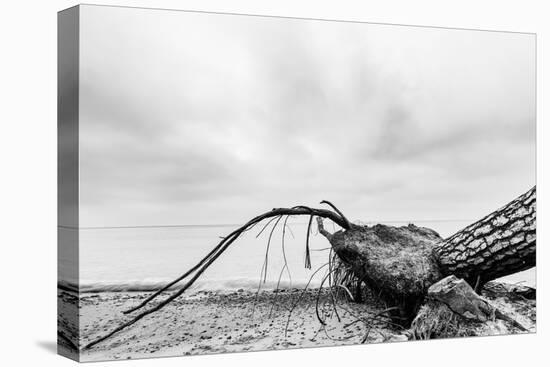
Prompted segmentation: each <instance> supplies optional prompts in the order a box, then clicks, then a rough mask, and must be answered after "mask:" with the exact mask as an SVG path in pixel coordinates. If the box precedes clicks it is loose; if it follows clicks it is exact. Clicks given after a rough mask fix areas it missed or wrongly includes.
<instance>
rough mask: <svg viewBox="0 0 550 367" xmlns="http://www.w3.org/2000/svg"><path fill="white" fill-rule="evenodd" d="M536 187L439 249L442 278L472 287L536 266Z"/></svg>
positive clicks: (443, 243) (456, 235) (449, 239)
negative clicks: (453, 277) (460, 279)
mask: <svg viewBox="0 0 550 367" xmlns="http://www.w3.org/2000/svg"><path fill="white" fill-rule="evenodd" d="M535 226H536V188H535V187H533V188H532V189H531V190H529V191H528V192H526V193H525V194H523V195H521V196H520V197H518V198H517V199H516V200H514V201H512V202H510V203H509V204H507V205H506V206H504V207H503V208H501V209H499V210H497V211H495V212H493V213H491V214H489V215H488V216H486V217H485V218H483V219H481V220H479V221H477V222H476V223H473V224H471V225H469V226H468V227H466V228H464V229H463V230H461V231H460V232H458V233H456V234H455V235H453V236H451V237H450V238H448V239H446V240H445V241H443V242H442V243H441V244H440V245H439V246H437V247H436V249H435V251H434V254H435V257H436V259H437V261H438V263H439V267H440V270H441V273H442V275H444V276H446V275H451V274H453V275H455V276H457V277H458V278H463V279H465V280H466V281H468V283H470V285H472V286H476V285H477V286H478V287H479V286H480V285H482V284H485V283H486V282H488V281H490V280H493V279H496V278H500V277H503V276H505V275H509V274H513V273H516V272H518V271H521V270H526V269H529V268H531V267H533V266H535V261H536V232H535Z"/></svg>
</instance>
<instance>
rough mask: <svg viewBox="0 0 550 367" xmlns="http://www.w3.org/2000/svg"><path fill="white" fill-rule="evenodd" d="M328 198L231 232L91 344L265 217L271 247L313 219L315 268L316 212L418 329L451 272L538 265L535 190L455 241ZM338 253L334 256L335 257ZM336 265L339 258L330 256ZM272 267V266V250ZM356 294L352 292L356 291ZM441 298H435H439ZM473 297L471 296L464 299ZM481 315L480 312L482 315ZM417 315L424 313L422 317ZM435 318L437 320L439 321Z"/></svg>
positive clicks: (331, 237) (481, 279) (479, 273)
mask: <svg viewBox="0 0 550 367" xmlns="http://www.w3.org/2000/svg"><path fill="white" fill-rule="evenodd" d="M321 203H324V204H327V205H329V206H330V207H331V208H332V210H326V209H315V208H310V207H306V206H296V207H293V208H277V209H273V210H272V211H269V212H266V213H264V214H261V215H259V216H257V217H255V218H253V219H251V220H250V221H249V222H248V223H246V224H245V225H243V226H242V227H240V228H238V229H236V230H235V231H233V232H231V233H230V234H229V235H228V236H226V237H224V238H223V239H222V240H221V241H220V243H218V245H217V246H216V247H214V249H213V250H212V251H210V253H208V254H207V255H206V256H205V257H204V258H203V259H202V260H201V261H199V263H197V265H195V266H194V267H193V268H191V269H189V270H188V271H187V272H185V273H184V274H183V275H182V276H180V277H179V278H177V279H175V280H174V281H172V282H170V283H169V284H167V285H166V286H165V287H163V288H162V289H160V290H158V291H157V292H155V293H153V294H152V295H151V296H149V297H148V298H147V299H146V300H145V301H143V302H142V303H141V304H140V305H138V306H136V307H134V308H132V309H130V310H127V311H125V312H124V313H127V314H130V313H134V312H137V311H139V310H142V309H144V310H142V311H140V312H138V313H137V314H136V315H135V316H134V317H133V318H132V319H130V320H129V321H127V322H126V323H124V324H122V325H120V326H119V327H117V328H115V329H114V330H113V331H111V332H110V333H108V334H107V335H105V336H103V337H101V338H99V339H96V340H94V341H92V342H91V343H89V344H88V345H86V346H85V347H84V348H90V347H92V346H93V345H95V344H97V343H99V342H101V341H103V340H105V339H107V338H109V337H110V336H112V335H114V334H115V333H117V332H119V331H121V330H123V329H125V328H126V327H128V326H130V325H132V324H134V323H135V322H137V321H138V320H140V319H141V318H143V317H145V316H147V315H149V314H151V313H153V312H156V311H158V310H160V309H162V308H163V307H164V306H166V305H167V304H168V303H170V302H171V301H173V300H174V299H175V298H177V297H179V296H180V295H181V294H183V293H184V292H185V291H186V290H187V289H188V288H189V287H190V286H191V285H192V284H193V283H194V282H195V281H196V280H197V279H198V278H199V277H200V276H201V274H202V273H203V272H204V271H205V270H206V269H207V268H208V267H209V266H210V265H211V264H212V263H213V262H214V261H216V260H217V259H218V258H219V256H220V255H221V254H222V253H223V252H224V251H225V250H226V249H227V248H228V247H229V246H230V245H231V244H232V243H234V242H235V241H236V240H237V239H238V238H239V236H240V235H241V234H242V233H244V232H246V231H249V230H250V229H252V228H253V227H255V226H256V225H257V224H259V223H260V222H262V221H264V220H268V222H267V224H265V225H264V227H263V228H262V230H261V231H260V233H261V232H263V231H264V230H265V229H266V228H267V227H268V226H269V225H270V224H271V223H272V222H275V224H274V225H273V228H272V230H271V233H270V236H269V240H268V244H267V247H268V249H269V243H270V241H271V234H272V233H273V230H274V229H275V226H276V225H277V223H278V222H279V221H280V220H281V219H282V218H283V217H286V218H287V219H288V216H296V215H303V216H308V217H309V224H308V235H307V239H306V264H305V265H306V267H308V266H311V264H310V262H309V253H308V252H309V229H310V227H311V223H312V220H313V218H314V217H316V218H317V222H318V227H319V232H320V233H321V234H322V235H323V236H325V237H326V238H327V240H328V241H329V242H330V244H331V247H332V251H333V252H334V253H335V254H336V257H337V258H338V261H339V262H340V263H342V264H343V265H344V266H345V267H346V268H347V269H349V272H350V273H351V274H353V275H354V277H356V278H357V279H358V282H359V283H361V282H364V283H365V284H367V285H368V286H369V287H370V288H371V289H373V290H375V291H376V292H377V293H378V294H379V296H380V298H381V299H382V300H384V301H385V302H386V304H387V306H388V308H387V310H388V312H392V314H391V316H392V319H393V322H394V323H398V324H400V325H403V326H410V325H411V322H413V323H414V322H417V323H418V322H420V321H419V317H420V316H421V315H418V316H417V313H418V310H419V309H420V306H421V305H422V304H423V303H424V302H425V301H426V297H427V296H428V290H429V289H430V287H431V286H432V285H434V284H435V283H437V282H438V281H440V280H442V279H443V278H444V277H446V276H448V275H455V276H456V277H458V278H464V279H465V280H466V281H467V283H469V286H468V287H469V288H470V289H471V287H474V288H476V289H479V287H480V286H481V285H483V284H484V283H486V282H488V281H490V280H492V279H495V278H498V277H501V276H504V275H508V274H511V273H515V272H518V271H521V270H525V269H528V268H530V267H533V266H535V246H536V236H535V215H536V214H535V211H536V188H535V187H533V188H532V189H531V190H529V191H528V192H527V193H525V194H524V195H522V196H520V197H518V198H517V199H515V200H514V201H512V202H510V203H509V204H507V205H506V206H504V207H503V208H501V209H499V210H497V211H495V212H494V213H492V214H490V215H488V216H486V217H484V218H482V219H481V220H479V221H477V222H475V223H473V224H472V225H470V226H468V227H466V228H464V229H463V230H462V231H459V232H458V233H457V234H455V235H453V236H451V237H450V238H448V239H443V238H441V237H440V236H439V234H438V233H437V232H435V231H433V230H431V229H428V228H422V227H417V226H415V225H412V224H411V225H408V226H404V227H392V226H386V225H380V224H379V225H375V226H359V225H355V224H353V223H350V222H349V221H348V219H346V217H345V216H344V215H343V214H342V212H340V211H339V210H338V209H337V208H336V207H335V206H334V205H333V204H331V203H330V202H327V201H323V202H321ZM322 219H329V220H331V221H332V222H334V223H336V224H337V225H339V226H340V227H341V228H342V229H341V230H339V231H337V232H335V233H329V232H328V231H327V230H325V228H324V227H323V222H322ZM285 223H286V220H285ZM284 227H286V225H284V226H283V228H284ZM283 238H284V237H283ZM331 256H332V255H329V257H331ZM330 264H331V261H329V265H330ZM325 265H327V264H325ZM264 267H267V251H266V260H265V263H264ZM329 267H330V266H329ZM333 271H334V269H330V271H329V277H330V274H331V273H332V272H333ZM264 277H265V274H264ZM451 279H456V278H451ZM184 280H186V281H187V283H186V284H185V286H183V287H182V288H181V289H180V290H178V291H177V292H174V293H172V294H171V295H170V296H168V297H167V298H165V299H164V300H162V301H160V302H158V303H155V304H154V305H153V306H150V307H149V308H146V306H147V305H148V304H149V303H150V302H152V301H153V300H154V299H155V298H157V297H159V296H161V295H162V294H163V293H164V292H165V291H167V290H169V289H170V288H171V287H172V286H174V285H175V284H176V283H179V282H181V281H184ZM453 282H454V280H453ZM453 282H449V281H447V285H450V284H451V283H452V284H454V283H453ZM456 282H457V284H454V285H455V286H458V287H462V288H456V289H462V290H463V291H464V292H462V293H461V294H457V295H456V302H455V303H456V304H458V303H460V302H459V301H458V300H460V299H462V301H464V302H466V301H469V302H470V303H471V304H473V305H476V307H478V309H480V310H482V312H484V310H486V309H485V308H484V306H482V305H483V304H485V303H484V302H483V300H482V299H477V298H475V297H474V296H473V295H475V292H474V291H473V290H472V291H471V292H466V290H468V289H467V288H465V285H467V283H466V282H462V283H461V282H460V281H458V280H457V281H456ZM329 283H330V281H329ZM458 284H461V285H458ZM341 286H343V285H341ZM470 286H471V287H470ZM348 293H350V292H349V291H348ZM432 293H433V292H432ZM350 294H351V293H350ZM432 295H435V293H433V294H432ZM434 297H435V296H434ZM434 297H432V300H431V301H430V302H432V303H433V302H434V301H433V299H434ZM465 297H466V299H463V298H465ZM468 297H470V298H468ZM465 304H466V303H465ZM437 307H438V308H439V310H440V311H441V312H440V314H441V315H447V316H445V317H450V318H453V317H455V316H456V314H457V312H451V313H450V314H449V312H448V310H449V307H448V306H446V305H443V304H442V303H441V302H440V301H439V304H438V305H437ZM487 307H489V306H487ZM494 312H496V313H498V310H494ZM474 314H476V313H474ZM425 315H426V314H425ZM449 315H450V316H449ZM453 315H455V316H453ZM476 315H477V317H480V316H479V315H481V314H476ZM415 317H417V318H416V319H415ZM442 317H443V316H442ZM502 317H506V316H502ZM413 320H414V321H413ZM435 321H436V322H437V320H435Z"/></svg>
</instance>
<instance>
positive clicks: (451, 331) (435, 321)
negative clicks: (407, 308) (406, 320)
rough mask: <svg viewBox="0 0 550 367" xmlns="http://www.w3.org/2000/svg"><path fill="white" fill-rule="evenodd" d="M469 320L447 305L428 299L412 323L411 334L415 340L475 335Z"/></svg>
mask: <svg viewBox="0 0 550 367" xmlns="http://www.w3.org/2000/svg"><path fill="white" fill-rule="evenodd" d="M468 324H469V322H468V321H466V320H464V319H462V318H461V317H460V316H459V315H457V314H456V313H454V312H453V311H451V310H450V309H449V307H447V306H446V305H444V304H442V303H439V302H433V301H428V302H427V303H426V304H424V305H423V306H422V307H420V310H419V311H418V314H417V315H416V317H415V319H414V320H413V322H412V324H411V328H410V331H411V336H412V338H413V339H415V340H419V339H420V340H426V339H436V338H455V337H462V336H474V335H475V333H474V332H473V330H472V328H471V327H468Z"/></svg>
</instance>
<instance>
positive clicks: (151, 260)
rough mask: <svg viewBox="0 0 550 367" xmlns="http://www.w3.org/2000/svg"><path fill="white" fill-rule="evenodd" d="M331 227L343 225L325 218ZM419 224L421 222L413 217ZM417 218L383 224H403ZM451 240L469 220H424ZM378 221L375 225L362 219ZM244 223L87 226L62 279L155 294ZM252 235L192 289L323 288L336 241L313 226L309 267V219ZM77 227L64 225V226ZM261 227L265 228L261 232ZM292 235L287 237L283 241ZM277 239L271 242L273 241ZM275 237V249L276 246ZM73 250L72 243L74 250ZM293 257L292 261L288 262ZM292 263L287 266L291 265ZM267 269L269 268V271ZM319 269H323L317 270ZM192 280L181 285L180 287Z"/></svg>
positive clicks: (528, 281)
mask: <svg viewBox="0 0 550 367" xmlns="http://www.w3.org/2000/svg"><path fill="white" fill-rule="evenodd" d="M325 222H326V224H325V228H326V229H327V230H329V231H331V232H332V231H336V230H338V228H336V227H335V226H333V225H332V223H331V222H330V221H325ZM410 222H413V221H410ZM410 222H379V223H383V224H388V225H393V226H400V225H407V224H408V223H410ZM414 223H415V224H416V225H418V226H423V227H428V228H431V229H434V230H436V231H438V232H439V234H440V235H441V236H442V237H443V238H446V237H448V236H450V235H452V234H454V233H456V232H457V231H459V230H460V229H462V228H464V227H465V226H466V225H468V224H469V222H467V221H421V222H418V221H417V222H414ZM362 224H369V225H370V224H374V223H362ZM238 227H239V225H238V224H223V225H178V226H144V227H105V228H81V229H79V243H80V245H79V246H80V247H79V279H78V280H77V279H71V278H70V274H71V272H70V270H69V269H70V268H71V267H74V266H75V265H76V264H74V263H73V262H71V261H73V260H74V259H71V258H70V257H67V256H65V257H60V259H59V262H58V269H59V279H60V281H61V282H64V283H69V284H77V283H78V284H79V289H80V291H81V292H108V291H151V290H155V289H158V288H159V287H161V286H163V285H164V284H166V283H167V282H169V281H171V280H173V279H175V278H177V277H178V276H180V275H181V274H183V273H185V272H186V271H187V270H188V269H189V268H191V267H192V266H194V265H195V264H196V263H197V262H199V261H200V260H201V259H202V257H203V256H205V255H206V254H207V253H208V252H209V251H210V250H211V249H212V248H214V247H215V246H216V245H217V244H218V243H219V241H221V239H222V237H224V236H226V235H228V234H229V233H231V232H232V231H233V230H234V229H236V228H238ZM262 228H263V226H262V225H258V226H256V227H255V228H254V229H253V230H251V231H248V232H245V233H244V234H243V235H242V236H241V237H240V238H239V239H238V240H237V241H235V242H234V243H233V244H232V245H231V246H230V247H229V248H228V249H227V251H225V252H224V253H223V255H221V256H220V257H219V258H218V259H217V260H216V261H215V262H214V263H213V264H212V265H211V266H210V267H209V268H208V269H207V270H206V271H205V272H204V274H203V275H202V276H201V277H200V278H199V279H198V281H197V282H196V283H195V284H194V285H193V286H192V287H191V288H190V289H189V292H197V291H200V290H212V291H230V290H239V289H246V290H257V289H268V290H269V289H275V288H276V287H277V284H279V287H280V288H293V287H305V286H306V285H307V284H308V283H309V286H311V287H317V286H319V285H320V284H321V282H322V279H323V278H324V275H325V271H326V269H327V267H326V266H325V264H326V263H327V261H328V258H329V253H330V245H329V243H328V241H327V240H326V239H325V238H324V237H323V236H322V235H320V234H319V233H317V226H316V225H315V224H314V225H312V230H311V234H310V240H309V247H310V254H311V269H308V268H306V267H305V257H306V255H305V254H306V251H305V249H306V233H307V221H306V222H304V221H303V218H296V219H293V218H291V219H290V220H289V221H288V223H287V226H286V227H285V228H284V231H283V223H282V221H281V222H279V223H278V225H277V226H276V227H275V228H273V223H271V225H270V226H268V227H266V228H265V229H264V230H263V232H261V230H262ZM70 230H75V229H68V228H60V231H70ZM260 232H261V233H260ZM283 232H284V241H283ZM270 236H271V240H269V238H270ZM268 242H269V247H268ZM64 246H66V247H67V248H64V249H63V248H62V249H61V253H62V254H63V253H66V254H67V253H73V252H72V251H71V250H74V246H76V244H70V243H69V244H65V245H64ZM71 247H72V248H71ZM285 259H286V261H285ZM285 263H286V265H287V266H285ZM265 269H266V270H265ZM318 269H319V271H317V270H318ZM535 278H536V269H535V268H532V269H529V270H527V271H523V272H520V273H516V274H513V275H510V276H507V277H505V278H501V281H505V282H508V283H519V284H524V285H528V286H532V287H535V286H536V279H535ZM184 284H185V282H182V283H181V284H178V285H176V286H175V287H174V288H175V289H177V288H178V287H181V286H182V285H184Z"/></svg>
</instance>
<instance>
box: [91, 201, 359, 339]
mask: <svg viewBox="0 0 550 367" xmlns="http://www.w3.org/2000/svg"><path fill="white" fill-rule="evenodd" d="M330 205H331V206H332V204H330ZM333 207H334V206H333ZM336 210H337V209H335V211H336ZM338 213H339V211H337V212H336V213H335V212H332V211H330V210H326V209H315V208H309V207H306V206H299V207H294V208H275V209H273V210H271V211H269V212H266V213H263V214H261V215H258V216H256V217H254V218H253V219H251V220H250V221H248V222H247V223H246V224H245V225H243V226H241V227H239V228H237V229H236V230H234V231H233V232H231V233H230V234H229V235H228V236H226V237H224V238H223V239H222V240H221V241H220V242H219V243H218V245H216V246H215V247H214V248H213V249H212V250H211V251H210V252H209V253H208V254H207V255H206V256H205V257H204V258H202V259H201V260H200V261H199V262H198V263H197V264H196V265H195V266H193V267H192V268H191V269H189V270H188V271H187V272H185V273H184V274H183V275H181V276H180V277H178V278H177V279H175V280H173V281H172V282H170V283H168V284H167V285H166V286H164V287H163V288H161V289H159V290H158V291H156V292H155V293H153V294H152V295H151V296H149V297H148V298H147V299H145V300H144V301H143V302H142V303H140V304H139V305H137V306H136V307H133V308H131V309H129V310H126V311H124V313H125V314H128V313H131V312H134V311H136V310H138V309H140V308H142V307H144V306H145V305H147V304H148V303H149V302H150V301H152V300H153V299H155V298H156V297H157V296H159V295H160V294H161V293H162V292H164V291H166V290H168V289H170V288H171V287H172V286H174V285H175V284H176V283H179V282H181V281H182V280H184V279H186V278H187V277H189V276H191V274H193V273H195V274H194V275H193V276H192V277H191V279H190V280H189V281H188V282H187V283H186V284H185V285H184V286H183V287H182V288H181V289H180V290H178V291H177V292H175V293H174V294H172V295H171V296H170V297H168V298H166V299H165V300H163V301H162V302H160V303H158V304H156V305H155V306H154V307H152V308H150V309H148V310H145V311H143V312H141V313H140V314H138V315H136V316H135V317H134V318H133V319H131V320H129V321H127V322H125V323H123V324H122V325H120V326H118V327H117V328H115V329H114V330H113V331H111V332H110V333H108V334H107V335H105V336H103V337H100V338H98V339H96V340H94V341H92V342H90V343H89V344H87V345H86V346H84V349H88V348H91V347H92V346H94V345H96V344H98V343H100V342H102V341H104V340H106V339H108V338H109V337H111V336H112V335H114V334H116V333H117V332H119V331H121V330H123V329H125V328H127V327H128V326H130V325H133V324H134V323H136V322H137V321H139V320H140V319H142V318H143V317H145V316H147V315H149V314H151V313H153V312H156V311H158V310H160V309H161V308H163V307H164V306H166V305H167V304H169V303H170V302H172V301H173V300H174V299H176V298H178V297H179V296H180V295H182V294H183V293H184V292H185V291H186V290H187V289H189V287H191V286H192V285H193V284H194V283H195V281H196V280H197V279H198V278H199V277H200V276H201V275H202V273H204V272H205V271H206V269H208V267H210V265H212V263H213V262H214V261H215V260H216V259H217V258H218V257H219V256H220V255H221V254H223V253H224V252H225V250H226V249H227V248H228V247H229V246H230V245H231V244H232V243H233V242H234V241H235V240H236V239H237V238H239V236H240V235H241V234H242V233H244V232H246V231H248V230H249V229H251V228H252V227H253V226H255V225H256V224H258V223H260V222H261V221H263V220H264V219H268V218H273V217H281V216H285V215H287V216H290V215H308V216H310V217H311V216H317V217H321V218H327V219H330V220H332V221H333V222H335V223H336V224H338V225H339V226H340V227H342V228H349V222H348V221H347V219H345V217H343V216H342V215H341V214H338Z"/></svg>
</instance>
